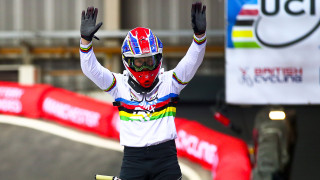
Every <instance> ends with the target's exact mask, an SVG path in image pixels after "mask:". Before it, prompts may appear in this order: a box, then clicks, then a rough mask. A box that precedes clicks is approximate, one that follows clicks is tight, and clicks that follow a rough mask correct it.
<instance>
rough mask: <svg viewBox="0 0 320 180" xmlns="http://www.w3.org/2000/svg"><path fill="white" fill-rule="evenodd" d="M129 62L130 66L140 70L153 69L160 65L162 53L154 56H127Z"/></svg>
mask: <svg viewBox="0 0 320 180" xmlns="http://www.w3.org/2000/svg"><path fill="white" fill-rule="evenodd" d="M126 59H127V62H128V64H129V67H130V68H132V69H133V70H135V71H137V72H140V71H148V70H149V71H152V70H154V69H156V68H157V67H158V65H159V64H160V60H161V55H160V54H156V55H153V56H147V57H139V58H135V57H127V58H126Z"/></svg>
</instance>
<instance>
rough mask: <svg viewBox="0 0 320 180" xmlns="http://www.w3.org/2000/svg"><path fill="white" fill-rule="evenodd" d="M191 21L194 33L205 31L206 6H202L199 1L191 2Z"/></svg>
mask: <svg viewBox="0 0 320 180" xmlns="http://www.w3.org/2000/svg"><path fill="white" fill-rule="evenodd" d="M191 23H192V29H193V32H194V34H195V35H200V34H203V33H205V32H206V27H207V21H206V6H205V5H204V6H202V3H201V2H196V3H193V4H192V8H191Z"/></svg>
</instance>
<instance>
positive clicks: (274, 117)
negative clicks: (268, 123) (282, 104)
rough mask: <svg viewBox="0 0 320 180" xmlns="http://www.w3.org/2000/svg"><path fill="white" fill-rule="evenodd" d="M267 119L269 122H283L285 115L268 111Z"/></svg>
mask: <svg viewBox="0 0 320 180" xmlns="http://www.w3.org/2000/svg"><path fill="white" fill-rule="evenodd" d="M269 118H270V119H271V120H284V119H285V118H286V113H285V112H284V111H270V112H269Z"/></svg>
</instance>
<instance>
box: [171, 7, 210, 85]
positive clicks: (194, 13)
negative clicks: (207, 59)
mask: <svg viewBox="0 0 320 180" xmlns="http://www.w3.org/2000/svg"><path fill="white" fill-rule="evenodd" d="M191 24H192V28H193V31H194V36H193V42H192V44H191V46H190V47H189V49H188V52H187V53H186V55H185V56H184V57H183V58H182V60H181V61H180V62H179V64H178V65H177V67H176V68H175V69H174V70H173V72H174V74H173V76H174V78H175V79H176V80H178V81H179V82H180V83H179V84H183V85H186V84H187V83H188V82H189V81H190V80H191V79H192V78H193V76H194V75H195V73H196V71H197V69H198V68H199V66H200V65H201V63H202V61H203V57H204V54H205V47H206V33H205V32H206V6H202V3H201V2H197V3H194V4H192V8H191Z"/></svg>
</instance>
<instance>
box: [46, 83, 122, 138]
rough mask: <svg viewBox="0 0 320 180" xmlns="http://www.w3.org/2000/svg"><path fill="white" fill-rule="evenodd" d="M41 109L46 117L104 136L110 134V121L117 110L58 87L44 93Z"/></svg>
mask: <svg viewBox="0 0 320 180" xmlns="http://www.w3.org/2000/svg"><path fill="white" fill-rule="evenodd" d="M41 111H42V117H44V118H46V119H50V120H55V121H58V122H60V123H63V124H66V125H71V126H73V127H77V128H80V129H84V130H87V131H91V132H95V133H98V134H101V135H104V136H109V135H110V130H111V129H110V128H111V127H110V122H111V119H112V117H113V114H114V113H115V112H117V111H116V109H115V108H114V107H113V106H112V104H109V103H104V102H100V101H97V100H94V99H92V98H89V97H86V96H83V95H80V94H77V93H74V92H70V91H67V90H64V89H60V88H55V89H53V90H51V91H50V92H48V93H46V94H45V96H44V98H43V103H42V106H41Z"/></svg>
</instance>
